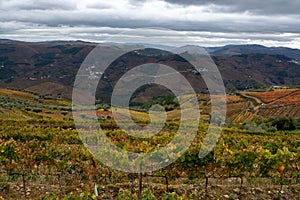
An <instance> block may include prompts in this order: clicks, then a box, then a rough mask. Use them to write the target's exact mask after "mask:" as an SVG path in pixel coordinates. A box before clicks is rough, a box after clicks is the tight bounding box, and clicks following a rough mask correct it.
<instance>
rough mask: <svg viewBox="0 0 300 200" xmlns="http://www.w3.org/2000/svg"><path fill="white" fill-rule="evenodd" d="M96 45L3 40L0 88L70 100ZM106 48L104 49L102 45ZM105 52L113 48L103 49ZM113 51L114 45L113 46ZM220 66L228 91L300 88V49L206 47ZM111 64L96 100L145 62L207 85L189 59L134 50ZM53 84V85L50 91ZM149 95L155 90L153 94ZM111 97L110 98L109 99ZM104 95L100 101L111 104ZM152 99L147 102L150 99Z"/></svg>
mask: <svg viewBox="0 0 300 200" xmlns="http://www.w3.org/2000/svg"><path fill="white" fill-rule="evenodd" d="M96 45H97V44H95V43H88V42H82V41H51V42H37V43H29V42H21V41H12V40H5V39H2V40H0V64H1V67H0V87H1V88H6V87H14V88H22V89H30V90H35V91H37V92H39V93H44V94H48V93H49V94H51V95H53V96H63V97H65V98H70V97H71V96H70V95H71V87H72V86H73V83H74V79H75V76H76V73H77V71H78V69H79V67H80V65H81V63H82V62H83V60H84V59H85V57H86V56H87V55H88V54H89V52H91V50H92V49H93V48H95V46H96ZM101 48H102V47H101ZM103 48H110V47H107V45H105V47H104V46H103ZM111 48H113V46H111ZM193 49H197V47H196V46H185V47H181V48H179V49H177V50H178V52H182V53H193ZM207 50H208V52H209V53H210V54H211V55H212V59H213V60H214V62H215V63H216V65H217V66H218V68H219V70H220V72H221V75H222V78H223V80H224V84H225V86H226V89H227V90H228V91H235V90H244V89H247V88H253V87H260V86H271V85H288V86H289V85H300V70H299V67H300V61H299V60H298V59H300V50H296V49H289V48H268V47H263V46H259V45H239V46H233V45H231V46H225V47H216V48H207ZM117 61H118V62H113V63H112V65H111V66H110V68H109V70H108V71H107V77H108V79H107V80H104V79H101V80H100V85H101V86H102V87H100V88H99V89H98V94H100V95H98V97H99V98H100V96H101V97H103V95H101V94H109V92H111V91H112V88H113V86H114V84H115V83H116V81H117V80H118V79H117V78H119V77H121V76H122V74H124V73H125V72H126V71H125V69H131V68H132V67H134V66H138V65H140V64H144V63H151V62H156V63H161V64H168V65H171V66H172V67H173V68H175V69H176V70H178V71H185V73H184V76H185V77H187V79H188V80H189V81H190V82H191V84H192V85H193V86H194V87H195V90H196V91H197V92H205V91H206V86H205V84H204V82H203V81H202V80H201V77H199V74H197V73H194V72H193V70H192V69H190V66H189V65H188V63H186V61H184V60H182V59H180V57H178V56H174V55H170V54H166V53H163V52H162V51H161V50H157V49H144V50H140V51H139V52H130V53H128V54H127V55H126V56H123V57H122V58H120V59H118V60H117ZM52 86H53V87H52ZM147 91H149V95H150V96H160V95H161V94H164V93H167V94H170V93H169V92H166V90H165V89H161V88H157V87H156V89H154V92H153V89H152V90H151V89H149V88H141V91H140V92H147ZM150 91H151V92H150ZM106 96H107V95H106ZM106 96H104V97H103V99H102V100H104V101H107V100H108V98H107V97H106ZM148 100H149V99H147V98H146V99H145V101H148Z"/></svg>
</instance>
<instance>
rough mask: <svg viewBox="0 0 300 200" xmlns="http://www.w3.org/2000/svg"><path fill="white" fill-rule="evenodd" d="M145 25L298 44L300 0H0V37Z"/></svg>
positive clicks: (49, 36)
mask: <svg viewBox="0 0 300 200" xmlns="http://www.w3.org/2000/svg"><path fill="white" fill-rule="evenodd" d="M143 27H160V28H168V29H173V30H176V31H179V32H182V33H185V34H188V35H189V36H191V37H192V38H193V39H194V40H195V41H197V42H199V45H201V46H221V45H225V44H249V43H256V44H262V45H266V46H288V47H292V48H300V0H165V1H162V0H81V1H80V0H0V38H8V39H18V40H25V41H44V40H87V41H98V42H101V41H104V40H105V39H107V38H108V37H110V36H111V35H113V34H117V33H119V32H121V31H126V30H131V29H134V28H143Z"/></svg>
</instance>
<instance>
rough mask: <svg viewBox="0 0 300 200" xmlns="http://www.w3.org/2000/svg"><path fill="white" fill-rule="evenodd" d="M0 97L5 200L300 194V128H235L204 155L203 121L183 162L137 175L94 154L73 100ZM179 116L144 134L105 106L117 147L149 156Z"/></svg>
mask: <svg viewBox="0 0 300 200" xmlns="http://www.w3.org/2000/svg"><path fill="white" fill-rule="evenodd" d="M0 94H1V102H0V103H1V105H0V108H1V110H0V152H1V154H0V165H1V166H0V199H1V198H2V199H22V198H27V199H57V198H58V199H97V198H98V199H297V198H298V194H300V132H299V129H296V130H292V131H281V130H271V131H265V130H249V129H245V128H242V127H240V126H239V125H232V126H227V127H225V128H224V129H223V133H222V135H221V137H220V139H219V140H218V143H217V145H216V147H215V148H214V150H213V151H212V152H210V153H209V154H208V155H207V156H206V157H204V158H202V159H200V158H199V157H198V153H199V149H200V148H201V145H202V140H203V138H204V136H205V134H206V131H207V129H208V124H207V122H206V120H205V119H201V122H200V125H199V128H198V132H197V135H196V137H195V139H194V140H193V143H192V145H191V146H190V148H189V149H188V151H187V152H185V153H184V154H182V155H181V156H180V158H179V159H178V160H177V161H176V162H174V163H173V164H171V165H169V166H167V167H165V168H163V169H161V170H157V171H155V172H152V173H147V174H130V173H124V172H120V171H116V170H112V169H110V168H108V167H106V166H105V165H103V164H102V163H100V162H99V161H97V160H96V159H95V158H94V157H93V156H92V155H91V154H90V153H89V151H88V150H87V149H86V148H85V146H84V145H83V142H82V140H81V139H80V137H79V136H78V133H77V131H76V129H75V126H74V122H73V120H72V118H71V114H70V112H71V111H70V103H69V102H65V101H63V100H59V99H50V98H48V100H47V99H46V98H45V97H41V96H38V95H37V94H30V93H28V92H18V91H13V92H12V91H11V90H2V91H0ZM205 102H206V101H204V102H203V105H205V106H206V103H205ZM230 102H231V103H230V104H238V106H237V108H233V109H232V113H234V110H238V109H239V107H240V106H243V105H245V103H244V102H243V101H242V102H241V99H240V98H238V97H231V99H230ZM76 112H80V111H76ZM177 114H178V113H177V111H176V110H173V111H170V114H169V116H171V117H173V116H175V118H174V119H173V120H169V121H168V122H167V123H166V126H165V127H164V129H163V130H162V132H161V133H160V134H157V135H155V136H153V137H151V138H148V139H141V138H139V139H136V138H133V137H131V136H129V135H128V134H126V133H124V132H123V131H121V130H119V129H118V128H117V127H116V125H115V123H114V122H113V119H111V117H109V116H111V114H110V110H109V108H107V107H106V106H105V105H102V106H101V108H99V109H98V111H97V115H98V120H99V123H100V124H101V127H102V128H103V129H104V133H105V135H106V136H107V137H109V138H110V140H111V141H112V142H113V143H114V144H115V145H117V146H119V147H122V148H123V149H125V150H128V151H131V152H142V153H147V152H151V151H154V150H156V149H157V148H158V147H164V146H166V145H167V144H168V143H169V142H170V140H172V138H173V137H174V134H175V133H176V131H177V130H178V126H179V121H178V120H177V119H176V117H177ZM132 115H133V116H134V117H136V119H139V121H138V123H142V124H144V123H147V120H149V118H148V117H147V114H146V113H142V112H138V111H132ZM88 117H89V116H82V120H86V119H87V118H88ZM165 156H166V159H167V158H168V155H165ZM97 196H98V197H97Z"/></svg>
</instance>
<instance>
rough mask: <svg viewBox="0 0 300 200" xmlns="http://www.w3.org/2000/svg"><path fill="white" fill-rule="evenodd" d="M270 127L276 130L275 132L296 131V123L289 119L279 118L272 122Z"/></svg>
mask: <svg viewBox="0 0 300 200" xmlns="http://www.w3.org/2000/svg"><path fill="white" fill-rule="evenodd" d="M272 125H273V126H275V127H276V128H277V130H283V131H291V130H295V129H296V122H295V120H294V119H292V118H291V117H280V118H276V119H274V121H272Z"/></svg>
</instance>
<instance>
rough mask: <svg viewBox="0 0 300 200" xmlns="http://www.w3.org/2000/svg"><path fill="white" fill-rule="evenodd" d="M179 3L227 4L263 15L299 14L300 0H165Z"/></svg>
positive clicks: (230, 7)
mask: <svg viewBox="0 0 300 200" xmlns="http://www.w3.org/2000/svg"><path fill="white" fill-rule="evenodd" d="M165 1H166V2H169V3H172V4H178V5H184V6H188V5H203V6H207V5H217V6H223V7H224V6H226V7H227V9H226V10H227V11H229V12H246V11H248V12H251V13H256V14H262V15H280V14H288V15H291V14H295V15H299V8H300V1H298V0H165Z"/></svg>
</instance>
